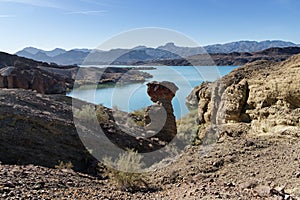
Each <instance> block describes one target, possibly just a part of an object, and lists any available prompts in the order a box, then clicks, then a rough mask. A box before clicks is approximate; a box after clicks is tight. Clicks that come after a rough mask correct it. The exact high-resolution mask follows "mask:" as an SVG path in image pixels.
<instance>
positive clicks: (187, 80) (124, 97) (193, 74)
mask: <svg viewBox="0 0 300 200" xmlns="http://www.w3.org/2000/svg"><path fill="white" fill-rule="evenodd" d="M99 67H101V66H99ZM110 67H111V66H110ZM118 67H119V66H118ZM124 67H125V66H124ZM126 67H128V66H126ZM154 67H155V68H156V69H155V70H144V71H145V72H148V73H150V74H151V75H153V78H150V79H147V81H146V82H145V83H134V84H128V85H123V86H116V87H109V88H101V89H97V90H94V89H84V90H79V89H75V90H73V91H72V92H70V93H69V94H68V96H71V97H75V98H78V99H81V100H84V101H87V102H91V103H94V104H102V105H104V106H106V107H109V108H112V107H113V106H116V107H117V108H118V109H120V110H123V111H126V112H132V111H134V110H139V109H141V108H144V107H147V106H149V105H151V104H152V102H151V100H150V98H149V96H148V94H147V85H146V84H147V83H148V82H150V81H171V82H173V83H175V84H176V86H177V87H178V88H179V90H178V91H177V93H176V96H175V98H174V99H173V102H172V103H173V106H174V114H175V116H176V118H177V119H179V118H180V117H182V116H184V115H185V114H187V113H188V112H189V111H188V108H187V107H186V105H185V98H186V97H187V96H188V95H189V94H190V92H191V91H192V90H193V88H194V87H195V86H197V85H200V84H201V83H202V82H203V81H214V80H216V79H218V78H220V77H222V76H224V75H226V74H228V73H230V72H231V71H232V70H233V69H235V68H237V66H154Z"/></svg>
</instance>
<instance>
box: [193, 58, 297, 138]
mask: <svg viewBox="0 0 300 200" xmlns="http://www.w3.org/2000/svg"><path fill="white" fill-rule="evenodd" d="M299 74H300V55H296V56H293V57H291V58H290V59H288V60H287V61H284V62H281V63H276V62H268V61H256V62H253V63H249V64H247V65H245V66H243V67H240V68H238V69H236V70H234V71H233V72H231V73H230V74H229V75H227V76H225V77H223V78H222V79H220V80H217V81H215V82H213V83H207V82H206V83H203V84H202V85H201V86H199V87H196V88H195V89H194V91H193V92H192V93H191V94H190V96H189V97H188V98H187V102H188V104H189V105H190V106H197V109H198V121H199V124H200V126H201V128H200V131H199V137H200V138H201V139H202V140H205V139H207V138H210V139H211V138H219V137H221V136H224V135H230V136H232V135H241V134H249V133H252V134H258V135H260V134H273V135H293V136H299V133H300V121H299V119H300V89H299V88H300V81H299V80H300V76H299Z"/></svg>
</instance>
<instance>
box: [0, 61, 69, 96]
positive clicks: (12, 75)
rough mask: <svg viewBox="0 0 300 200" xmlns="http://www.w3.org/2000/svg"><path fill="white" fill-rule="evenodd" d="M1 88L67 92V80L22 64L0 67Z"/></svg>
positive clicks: (40, 91)
mask: <svg viewBox="0 0 300 200" xmlns="http://www.w3.org/2000/svg"><path fill="white" fill-rule="evenodd" d="M0 88H8V89H12V88H21V89H30V90H36V91H37V92H39V93H42V94H65V93H66V84H65V80H64V79H62V78H61V77H60V76H55V75H54V74H51V73H49V72H46V71H43V70H41V69H38V68H35V67H30V66H20V67H5V68H2V69H0Z"/></svg>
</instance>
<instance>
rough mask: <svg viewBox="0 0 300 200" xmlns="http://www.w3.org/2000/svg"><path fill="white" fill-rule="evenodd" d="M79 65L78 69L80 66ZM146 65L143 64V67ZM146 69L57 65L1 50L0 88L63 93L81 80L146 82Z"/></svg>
mask: <svg viewBox="0 0 300 200" xmlns="http://www.w3.org/2000/svg"><path fill="white" fill-rule="evenodd" d="M79 69H80V70H79ZM144 69H145V68H144ZM150 77H152V76H151V75H150V74H149V73H146V72H142V71H140V70H138V69H134V68H130V67H128V68H117V67H107V68H96V67H85V68H79V67H78V66H72V65H71V66H60V65H57V64H55V63H51V64H48V63H44V62H38V61H35V60H31V59H27V58H23V57H19V56H15V55H10V54H7V53H2V52H0V88H21V89H29V90H36V91H37V92H39V93H43V94H65V93H66V92H67V91H68V90H71V89H72V88H73V86H74V81H75V79H76V80H77V81H76V85H75V86H76V87H79V86H82V85H83V84H85V85H89V84H96V83H98V84H104V83H113V84H115V83H117V82H118V83H119V84H127V83H133V82H145V81H146V79H147V78H150Z"/></svg>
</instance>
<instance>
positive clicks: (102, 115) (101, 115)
mask: <svg viewBox="0 0 300 200" xmlns="http://www.w3.org/2000/svg"><path fill="white" fill-rule="evenodd" d="M94 114H96V117H97V118H95V116H94ZM74 115H75V116H76V117H77V118H78V119H80V120H82V121H84V122H86V123H96V121H95V120H98V122H99V123H103V122H106V121H108V120H109V115H108V114H107V113H106V112H105V110H104V106H102V105H98V106H96V107H95V106H92V105H83V106H82V108H81V109H77V110H75V112H74Z"/></svg>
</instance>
